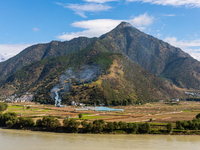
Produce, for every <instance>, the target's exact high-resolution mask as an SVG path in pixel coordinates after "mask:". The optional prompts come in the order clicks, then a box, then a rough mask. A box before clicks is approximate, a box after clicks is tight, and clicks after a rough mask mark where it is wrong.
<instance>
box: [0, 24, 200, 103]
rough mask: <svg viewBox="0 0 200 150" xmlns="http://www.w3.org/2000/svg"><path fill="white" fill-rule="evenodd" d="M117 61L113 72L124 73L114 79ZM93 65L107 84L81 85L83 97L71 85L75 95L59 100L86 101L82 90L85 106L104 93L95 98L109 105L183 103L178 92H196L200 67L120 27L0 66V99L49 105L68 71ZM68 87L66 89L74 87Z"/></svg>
mask: <svg viewBox="0 0 200 150" xmlns="http://www.w3.org/2000/svg"><path fill="white" fill-rule="evenodd" d="M119 54H122V55H119ZM116 57H117V58H116ZM111 58H112V59H111ZM115 59H116V60H117V65H115V66H114V70H115V69H116V68H121V69H122V68H124V70H121V71H120V70H118V71H114V72H115V73H114V74H112V71H110V69H111V70H112V67H113V66H112V64H116V60H115ZM122 62H123V63H122ZM93 63H95V64H99V65H100V66H101V67H102V68H103V69H102V75H103V76H104V77H107V76H108V78H109V79H111V80H108V81H107V78H103V79H100V78H95V79H94V80H97V81H98V82H97V83H92V86H90V85H89V86H87V87H85V85H84V86H83V89H82V90H81V91H79V90H78V89H79V86H78V83H75V81H74V82H73V84H74V85H77V86H73V87H74V88H75V89H74V90H73V88H72V89H71V90H72V91H68V93H71V94H70V96H69V95H65V96H64V97H65V98H63V99H66V100H67V99H69V97H71V95H74V97H73V98H77V97H76V96H77V95H79V94H76V93H81V92H83V93H82V94H83V95H84V91H85V89H87V90H86V91H85V94H86V95H84V96H85V97H84V96H81V97H82V99H85V100H86V101H87V100H88V98H89V97H91V95H93V97H96V96H94V95H95V94H94V93H95V92H94V90H96V93H98V92H97V91H99V92H100V93H102V92H103V93H104V94H99V96H100V95H104V97H99V98H97V97H96V98H97V99H104V98H106V99H110V98H109V97H111V98H113V97H114V95H117V97H115V98H113V99H119V100H120V99H123V98H124V97H126V96H127V95H128V98H131V99H142V100H143V101H150V100H155V99H162V98H167V99H169V98H175V97H184V95H183V93H182V91H181V90H183V89H184V90H187V89H192V90H199V89H200V86H199V84H200V78H199V73H200V62H198V61H197V60H195V59H193V58H192V57H191V56H190V55H188V54H187V53H185V52H183V51H182V50H181V49H179V48H176V47H173V46H171V45H169V44H168V43H166V42H163V41H162V40H159V39H157V38H154V37H152V36H150V35H147V34H145V33H143V32H141V31H139V30H138V29H136V28H134V27H132V26H131V25H130V24H129V23H126V22H122V23H121V24H119V25H118V26H117V27H116V28H115V29H113V30H112V31H110V32H108V33H106V34H104V35H102V36H100V37H99V38H92V39H89V38H83V37H80V38H76V39H73V40H71V41H66V42H58V41H53V42H51V43H48V44H38V45H34V46H31V47H29V48H27V49H25V50H24V51H22V52H21V53H20V54H18V55H17V56H15V57H13V58H11V59H9V60H7V61H5V62H3V63H0V70H1V72H0V79H1V80H2V81H1V84H0V94H2V93H7V94H13V93H21V92H26V91H34V92H36V93H37V96H36V100H37V98H38V99H40V100H41V99H48V100H50V96H51V95H50V93H49V91H50V90H51V89H52V88H53V87H54V86H56V84H58V83H59V82H60V80H61V79H60V76H62V75H63V74H65V72H66V70H67V69H69V67H74V68H75V70H76V71H79V70H80V71H81V70H84V69H85V67H83V66H82V65H83V64H86V65H91V64H93ZM120 63H122V64H120ZM127 64H128V65H127ZM130 66H131V67H130ZM81 68H83V69H81ZM91 68H93V67H91ZM142 68H143V69H142ZM146 70H147V71H146ZM69 72H71V71H69ZM151 73H152V74H151ZM74 74H75V72H74ZM120 74H121V75H120ZM153 74H154V75H153ZM67 76H69V75H67ZM100 76H101V75H100V74H99V76H98V77H100ZM159 77H160V78H162V80H161V79H160V78H159ZM112 78H114V79H112ZM73 80H75V79H73ZM66 82H67V84H68V82H70V83H71V82H72V81H71V80H69V81H68V80H67V81H66ZM91 82H93V81H91ZM116 82H117V83H120V84H117V86H119V87H118V89H115V88H116V87H117V86H116V85H115V86H113V85H112V84H115V83H116ZM98 83H100V84H99V85H98ZM60 84H61V83H60ZM63 84H64V83H63ZM61 85H62V84H61ZM64 85H65V84H64ZM105 85H107V86H105ZM67 86H69V85H67ZM96 86H97V89H96V88H95V87H96ZM176 86H177V87H176ZM93 87H94V88H93ZM107 87H108V88H107ZM109 87H110V88H109ZM65 88H66V87H65ZM113 88H114V89H113ZM61 89H64V88H61ZM105 89H106V90H105ZM125 89H126V90H127V91H128V92H126V91H125ZM61 91H63V90H61ZM108 91H109V92H108ZM92 92H93V93H92ZM64 93H65V92H64ZM106 93H108V94H107V95H106ZM120 93H122V94H120ZM126 93H127V94H126ZM131 93H132V94H133V95H131ZM87 95H88V96H87ZM122 95H123V96H122ZM134 96H135V97H134ZM77 99H79V98H77ZM51 100H52V99H51ZM109 101H111V100H109Z"/></svg>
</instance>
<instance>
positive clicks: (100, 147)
mask: <svg viewBox="0 0 200 150" xmlns="http://www.w3.org/2000/svg"><path fill="white" fill-rule="evenodd" d="M133 149H134V150H200V136H172V135H127V134H124V135H110V134H108V135H103V134H66V133H50V132H35V131H23V130H7V129H0V150H133Z"/></svg>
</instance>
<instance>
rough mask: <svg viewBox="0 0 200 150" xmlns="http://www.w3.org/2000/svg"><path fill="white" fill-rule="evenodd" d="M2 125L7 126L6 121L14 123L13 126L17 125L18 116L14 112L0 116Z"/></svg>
mask: <svg viewBox="0 0 200 150" xmlns="http://www.w3.org/2000/svg"><path fill="white" fill-rule="evenodd" d="M0 117H1V118H0V125H1V126H6V121H8V120H10V121H12V123H13V125H15V124H16V122H17V114H16V113H13V112H7V113H5V114H3V115H2V114H1V115H0Z"/></svg>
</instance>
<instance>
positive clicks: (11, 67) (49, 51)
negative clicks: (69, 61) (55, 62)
mask: <svg viewBox="0 0 200 150" xmlns="http://www.w3.org/2000/svg"><path fill="white" fill-rule="evenodd" d="M95 39H96V38H86V37H79V38H75V39H72V40H71V41H65V42H59V41H52V42H50V43H47V44H37V45H33V46H30V47H28V48H26V49H25V50H23V51H22V52H21V53H19V54H18V55H16V56H14V57H12V58H10V59H9V60H7V61H5V62H2V63H0V80H4V79H5V78H7V77H9V76H10V75H12V74H13V73H14V72H15V71H17V70H19V69H21V68H22V67H24V66H26V65H29V64H31V63H33V62H35V61H39V60H42V59H45V58H48V57H55V56H61V55H66V54H70V53H73V52H77V51H79V50H82V49H83V48H85V47H86V46H87V45H89V44H90V43H91V42H92V41H94V40H95Z"/></svg>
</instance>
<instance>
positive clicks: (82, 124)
mask: <svg viewBox="0 0 200 150" xmlns="http://www.w3.org/2000/svg"><path fill="white" fill-rule="evenodd" d="M81 117H82V114H79V119H80V120H81ZM80 120H76V119H74V118H66V119H64V120H63V122H62V124H61V123H60V121H59V120H58V119H57V118H55V117H53V116H45V117H43V118H42V119H38V120H37V121H36V123H35V122H34V120H33V119H32V118H30V117H22V116H21V117H19V118H17V114H16V113H14V112H7V113H4V114H3V113H1V114H0V126H1V127H6V128H12V129H27V130H33V131H34V130H37V131H38V130H39V131H51V132H52V131H53V132H65V133H114V134H117V133H118V134H125V133H127V134H200V132H198V131H199V130H200V113H199V114H197V115H196V117H195V118H194V119H193V120H188V121H176V124H175V126H174V124H172V123H171V122H169V123H168V124H155V123H150V122H146V123H136V122H135V123H126V122H123V121H119V122H116V121H114V122H105V121H104V120H103V119H100V120H94V121H93V122H87V121H86V120H82V121H80ZM150 121H151V120H150Z"/></svg>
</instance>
